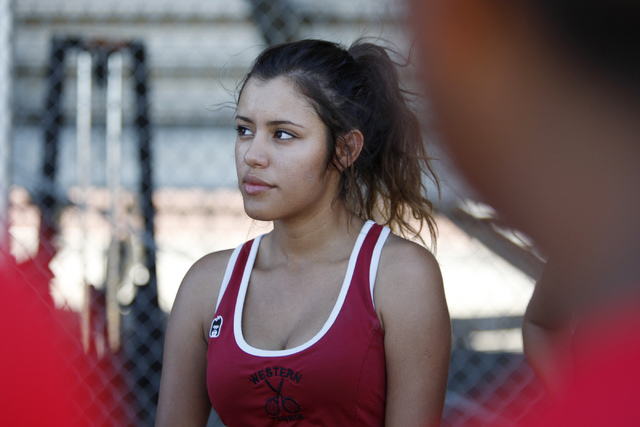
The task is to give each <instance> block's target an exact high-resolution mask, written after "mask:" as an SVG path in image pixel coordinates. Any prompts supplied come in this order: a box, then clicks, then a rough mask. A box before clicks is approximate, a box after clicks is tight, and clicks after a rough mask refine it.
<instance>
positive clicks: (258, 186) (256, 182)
mask: <svg viewBox="0 0 640 427" xmlns="http://www.w3.org/2000/svg"><path fill="white" fill-rule="evenodd" d="M242 187H243V189H244V192H245V193H246V194H248V195H251V196H254V195H256V194H260V193H264V192H265V191H268V190H271V189H272V188H274V186H273V185H271V184H269V183H268V182H266V181H264V180H262V179H260V178H258V177H257V176H253V175H247V176H245V177H244V180H243V183H242Z"/></svg>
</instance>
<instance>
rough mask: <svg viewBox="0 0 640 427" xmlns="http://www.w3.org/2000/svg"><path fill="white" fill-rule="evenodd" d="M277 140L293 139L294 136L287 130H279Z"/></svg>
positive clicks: (276, 135) (276, 134)
mask: <svg viewBox="0 0 640 427" xmlns="http://www.w3.org/2000/svg"><path fill="white" fill-rule="evenodd" d="M275 137H276V139H293V138H294V135H293V134H291V133H289V132H287V131H286V130H281V129H278V130H277V131H276V133H275Z"/></svg>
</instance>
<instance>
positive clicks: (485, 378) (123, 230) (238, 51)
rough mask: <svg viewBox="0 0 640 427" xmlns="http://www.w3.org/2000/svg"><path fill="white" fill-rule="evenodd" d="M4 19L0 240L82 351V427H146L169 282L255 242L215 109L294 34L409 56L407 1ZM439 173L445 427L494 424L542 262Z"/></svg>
mask: <svg viewBox="0 0 640 427" xmlns="http://www.w3.org/2000/svg"><path fill="white" fill-rule="evenodd" d="M0 5H1V7H2V10H0V14H1V15H0V21H1V22H2V25H0V28H2V31H3V32H4V33H3V34H2V35H1V36H0V65H1V66H2V67H3V68H2V69H1V70H0V101H2V102H1V103H0V131H1V132H0V143H1V144H2V146H0V161H1V162H2V165H0V172H2V174H3V177H6V178H7V179H4V180H2V181H1V182H0V190H1V191H2V193H3V194H2V202H1V203H0V218H2V219H3V220H4V221H5V222H7V223H8V226H7V227H3V231H2V233H3V234H2V239H1V240H0V243H2V242H4V244H3V245H2V247H3V251H4V252H5V254H6V253H8V252H11V253H12V254H13V256H14V257H15V258H16V259H17V261H18V262H19V263H20V268H21V270H20V271H21V274H22V277H25V278H26V280H27V281H28V283H29V286H30V287H31V288H33V289H34V290H37V294H38V295H40V297H39V298H40V299H41V300H42V301H44V302H45V305H46V306H47V307H49V308H48V309H50V310H52V311H55V312H56V313H58V314H61V317H63V318H64V319H65V320H64V322H63V324H64V328H65V330H67V331H68V334H69V335H70V336H72V337H77V338H78V340H77V341H74V342H76V345H74V346H71V347H70V350H68V352H67V353H66V354H65V356H66V359H67V362H68V364H69V365H72V366H74V372H75V374H76V375H77V376H78V378H80V380H81V381H82V384H83V386H82V387H83V388H82V390H83V393H82V399H81V400H82V405H80V406H79V407H81V408H83V409H86V415H85V418H84V421H85V422H84V424H92V423H94V424H96V425H141V426H142V425H144V426H146V425H153V421H154V417H155V409H156V403H157V392H158V385H159V377H160V372H161V362H162V340H163V332H164V326H165V322H166V318H167V316H168V313H169V311H170V309H171V305H172V303H173V299H174V297H175V293H176V291H177V287H178V285H179V283H180V280H181V278H182V276H183V275H184V274H185V273H186V271H187V269H188V268H189V266H190V265H191V264H192V263H193V262H194V261H195V260H196V259H198V258H199V257H201V256H202V255H204V254H206V253H208V252H211V251H214V250H219V249H223V248H230V247H234V246H236V245H238V244H240V243H241V242H243V241H245V240H246V239H248V238H250V237H252V236H254V235H256V234H258V233H262V232H264V231H265V230H266V229H267V228H268V225H266V224H261V223H256V222H252V221H250V220H248V219H247V218H246V217H245V216H244V213H243V211H242V203H241V200H240V197H239V194H238V192H237V191H236V190H235V171H234V169H233V168H234V166H233V165H234V162H233V144H234V141H235V136H234V130H233V124H232V122H231V121H230V118H231V114H230V113H231V112H232V109H229V108H227V107H228V106H229V105H232V104H233V101H234V90H235V88H236V86H237V84H238V82H239V81H240V79H241V78H242V76H243V73H245V72H246V71H247V69H248V67H249V65H250V63H251V61H252V60H253V59H254V57H255V56H256V55H257V53H258V52H259V51H260V50H262V48H263V47H264V46H266V45H268V44H271V43H277V42H281V41H285V40H292V39H297V38H304V37H319V38H325V39H329V40H333V41H338V42H341V43H343V44H347V45H348V44H349V43H350V42H351V41H353V40H355V39H356V38H358V37H361V36H372V37H382V38H384V39H386V40H389V41H391V42H392V43H394V44H395V45H396V46H398V48H399V49H400V50H401V51H404V52H408V50H409V44H410V43H409V41H408V40H409V36H408V34H407V33H406V31H405V28H404V25H403V24H402V14H403V8H402V2H401V1H399V0H393V1H391V0H389V1H384V0H376V1H372V0H350V1H339V0H329V1H323V2H318V1H312V0H272V1H267V0H227V1H225V2H217V1H199V0H182V1H180V2H173V1H169V0H156V1H153V2H152V1H121V0H105V1H102V2H95V1H91V0H49V1H46V2H44V1H40V0H13V1H11V0H2V1H0ZM5 24H6V25H5ZM438 169H439V170H441V171H442V174H443V176H442V179H443V181H444V190H443V191H444V192H443V201H442V203H441V210H440V214H439V216H438V218H439V221H438V224H439V228H440V240H439V242H438V246H437V257H438V259H439V262H440V264H441V267H442V271H443V276H444V279H445V289H446V292H447V297H448V300H449V304H450V310H451V315H452V320H453V329H454V350H453V354H452V363H451V371H450V381H449V387H448V395H447V402H446V408H445V420H444V424H445V425H463V424H464V423H465V422H467V421H469V420H472V419H476V420H477V419H479V420H484V421H485V422H486V423H487V424H491V423H492V422H494V421H495V420H499V419H500V418H501V417H503V416H505V415H508V416H509V417H513V416H517V415H518V414H520V413H523V412H524V411H526V409H527V405H524V406H523V405H522V402H521V401H518V402H516V401H515V399H514V397H515V396H516V395H518V394H522V393H525V394H526V395H527V396H529V397H530V400H531V402H534V401H535V400H536V399H537V398H538V397H539V395H540V390H539V387H538V386H537V384H536V383H535V380H534V379H533V376H532V374H531V372H530V370H529V369H528V367H527V365H526V363H524V359H523V356H522V345H521V338H520V320H521V316H522V314H523V312H524V308H525V306H526V303H527V301H528V298H529V296H530V295H531V292H532V287H533V280H532V279H531V278H530V276H532V275H535V271H536V267H535V265H534V267H532V268H526V267H523V265H524V264H526V265H528V266H529V267H530V266H531V263H528V264H527V262H526V261H525V262H524V264H523V263H522V259H523V258H522V256H520V255H518V254H517V252H518V249H517V248H518V247H521V246H522V245H520V246H518V245H513V244H512V245H509V244H507V243H505V242H504V241H502V240H500V238H499V237H498V238H497V239H498V240H496V236H499V235H500V233H496V228H495V227H492V226H488V227H486V226H481V227H480V228H479V227H478V223H486V222H487V221H484V220H486V219H487V218H489V217H490V215H488V216H486V215H485V216H482V215H479V214H478V209H477V206H476V209H468V205H467V206H466V208H467V209H466V210H465V209H463V210H460V209H458V203H457V197H458V196H459V195H460V193H461V192H462V193H464V190H463V189H462V188H463V187H462V186H461V185H459V184H458V179H457V178H456V176H455V175H454V174H453V172H451V170H450V169H449V168H448V167H447V165H446V164H442V165H438ZM454 206H455V209H454V208H453V207H454ZM460 212H464V213H465V214H464V215H463V216H462V217H461V215H460ZM478 218H481V220H478ZM482 218H484V220H482ZM483 221H484V222H483ZM7 230H8V234H7V233H6V231H7ZM497 241H499V242H500V243H499V244H496V242H497ZM514 253H515V255H514ZM497 254H500V255H497ZM533 264H535V262H534V263H533ZM514 265H517V266H518V267H519V268H516V267H514ZM49 271H50V274H49ZM49 300H50V301H49ZM80 360H81V361H82V362H81V363H80V362H79V361H80ZM87 385H88V386H87ZM64 392H65V391H61V393H64ZM69 393H70V395H73V394H74V393H73V392H72V391H69ZM214 423H215V421H212V424H214Z"/></svg>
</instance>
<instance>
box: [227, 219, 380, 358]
mask: <svg viewBox="0 0 640 427" xmlns="http://www.w3.org/2000/svg"><path fill="white" fill-rule="evenodd" d="M373 224H374V222H373V221H371V220H369V221H367V222H365V224H364V225H363V226H362V229H361V230H360V233H359V235H358V238H357V239H356V243H355V245H354V247H353V250H352V251H351V256H350V257H349V264H348V266H347V272H346V274H345V277H344V280H343V282H342V287H341V288H340V294H339V295H338V299H337V300H336V303H335V305H334V307H333V310H332V311H331V314H330V315H329V318H328V319H327V321H326V322H325V324H324V326H323V327H322V329H320V331H318V332H317V333H316V334H315V336H313V338H311V339H310V340H309V341H307V342H305V343H303V344H301V345H299V346H296V347H292V348H287V349H284V350H263V349H259V348H255V347H253V346H251V345H250V344H249V343H247V342H246V341H245V339H244V335H243V334H242V312H243V308H244V301H245V298H246V295H247V289H248V286H249V279H250V277H251V271H252V270H253V264H254V263H255V260H256V255H257V253H258V247H259V246H260V240H262V237H263V236H264V235H260V236H258V237H256V238H255V240H254V242H253V245H252V246H251V252H249V257H248V259H247V263H246V265H245V268H244V272H243V274H242V281H241V282H240V289H239V290H238V297H237V299H236V306H235V315H234V319H233V334H234V336H235V340H236V344H237V345H238V347H240V349H241V350H242V351H244V352H245V353H247V354H250V355H252V356H258V357H282V356H289V355H292V354H296V353H299V352H301V351H303V350H306V349H307V348H309V347H311V346H312V345H314V344H315V343H316V342H318V341H319V340H320V339H321V338H322V337H323V336H324V335H325V334H326V333H327V331H328V330H329V329H330V328H331V326H332V325H333V323H334V322H335V320H336V318H337V317H338V314H339V313H340V310H341V309H342V305H343V304H344V300H345V298H346V296H347V292H348V291H349V286H350V284H351V279H352V278H353V272H354V270H355V266H356V261H357V260H358V254H359V253H360V248H361V247H362V244H363V242H364V239H365V237H367V233H368V232H369V230H370V229H371V227H372V226H373ZM385 228H386V227H385ZM387 236H388V232H387V233H385V235H384V239H383V240H386V237H387ZM381 237H382V234H381ZM376 247H377V245H376ZM378 257H379V253H378ZM372 258H373V257H372ZM374 262H375V264H376V266H377V265H378V260H374V259H372V264H373V263H374ZM234 264H235V263H234ZM229 266H231V264H229ZM228 268H229V267H228ZM231 269H233V266H231ZM374 276H375V275H374ZM370 277H371V273H370ZM225 278H226V274H225ZM223 286H224V287H225V288H226V285H223ZM221 291H222V289H221ZM371 292H372V297H373V285H372V286H371Z"/></svg>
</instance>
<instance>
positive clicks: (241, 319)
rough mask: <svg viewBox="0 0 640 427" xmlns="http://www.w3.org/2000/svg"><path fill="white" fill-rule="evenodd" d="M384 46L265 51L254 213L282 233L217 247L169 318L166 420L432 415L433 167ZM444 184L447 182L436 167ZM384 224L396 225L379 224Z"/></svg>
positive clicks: (247, 86)
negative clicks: (422, 236)
mask: <svg viewBox="0 0 640 427" xmlns="http://www.w3.org/2000/svg"><path fill="white" fill-rule="evenodd" d="M405 95H406V94H405V92H404V91H403V90H402V89H401V87H400V85H399V80H398V74H397V69H396V64H395V62H394V61H393V60H392V58H391V57H390V56H389V53H388V51H387V50H386V49H385V48H383V47H381V46H380V45H378V44H374V43H369V42H365V41H359V42H356V43H354V44H353V45H352V46H351V47H350V48H348V49H345V48H343V47H341V46H340V45H337V44H334V43H330V42H326V41H321V40H304V41H299V42H292V43H288V44H283V45H278V46H275V47H270V48H268V49H266V50H265V51H264V52H263V53H262V54H261V55H260V56H259V57H258V58H257V60H256V61H255V63H254V65H253V67H252V69H251V71H250V72H249V74H248V75H247V76H246V78H245V80H244V83H243V84H242V86H241V89H240V91H239V95H238V102H237V110H236V113H237V114H236V125H237V139H236V148H235V155H236V168H237V173H238V184H239V187H240V191H241V193H242V197H243V200H244V209H245V212H246V213H247V215H249V216H250V217H251V218H253V219H256V220H261V221H273V230H272V231H271V232H269V233H267V234H264V235H262V236H259V237H257V238H256V239H254V240H252V241H249V242H247V243H245V244H243V245H241V246H239V247H238V248H236V249H235V250H227V251H222V252H217V253H212V254H209V255H206V256H205V257H203V258H202V259H201V260H199V261H198V262H196V263H195V265H194V266H193V267H192V268H191V269H190V271H189V272H188V273H187V275H186V277H185V278H184V280H183V283H182V284H181V286H180V289H179V291H178V294H177V297H176V300H175V304H174V306H173V309H172V312H171V316H170V320H169V324H168V327H167V334H166V343H165V354H164V366H163V373H162V381H161V387H160V399H159V408H158V415H157V425H158V426H174V425H185V426H186V425H189V426H190V425H205V424H206V422H207V417H208V416H209V412H210V409H211V406H212V405H213V408H214V409H215V411H216V412H217V414H218V415H219V416H220V418H221V420H222V422H223V423H225V425H228V426H247V425H252V426H259V425H276V424H279V423H286V424H287V425H336V426H344V425H363V426H364V425H367V426H373V425H380V426H381V425H387V426H403V427H404V426H427V425H429V426H433V425H439V424H440V420H441V417H442V411H443V405H444V397H445V390H446V382H447V374H448V365H449V357H450V347H451V330H450V320H449V314H448V309H447V305H446V301H445V296H444V290H443V285H442V277H441V273H440V270H439V267H438V264H437V262H436V260H435V258H434V257H433V255H432V254H431V253H430V252H429V251H428V250H427V249H425V248H424V247H423V246H422V245H419V244H417V243H414V242H412V241H410V240H407V239H405V238H404V237H400V236H399V235H396V234H394V233H391V232H390V230H391V229H394V231H395V232H397V233H399V234H402V235H406V236H409V237H417V236H418V235H419V233H420V230H421V229H422V228H423V227H425V228H426V229H428V230H429V231H430V232H431V235H432V239H435V231H436V230H435V223H434V218H433V216H432V215H433V207H432V204H431V202H430V201H429V199H428V198H427V194H426V187H425V184H424V182H423V177H425V175H427V176H432V171H431V167H430V160H429V158H428V157H427V155H426V152H425V147H424V145H423V142H422V138H421V131H420V126H419V124H418V121H417V119H416V117H415V115H414V114H413V113H412V112H411V110H410V109H409V108H408V105H407V100H406V99H405ZM433 178H434V179H435V177H433ZM374 221H377V222H380V223H382V224H384V225H386V226H382V225H379V224H378V223H377V222H374Z"/></svg>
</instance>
